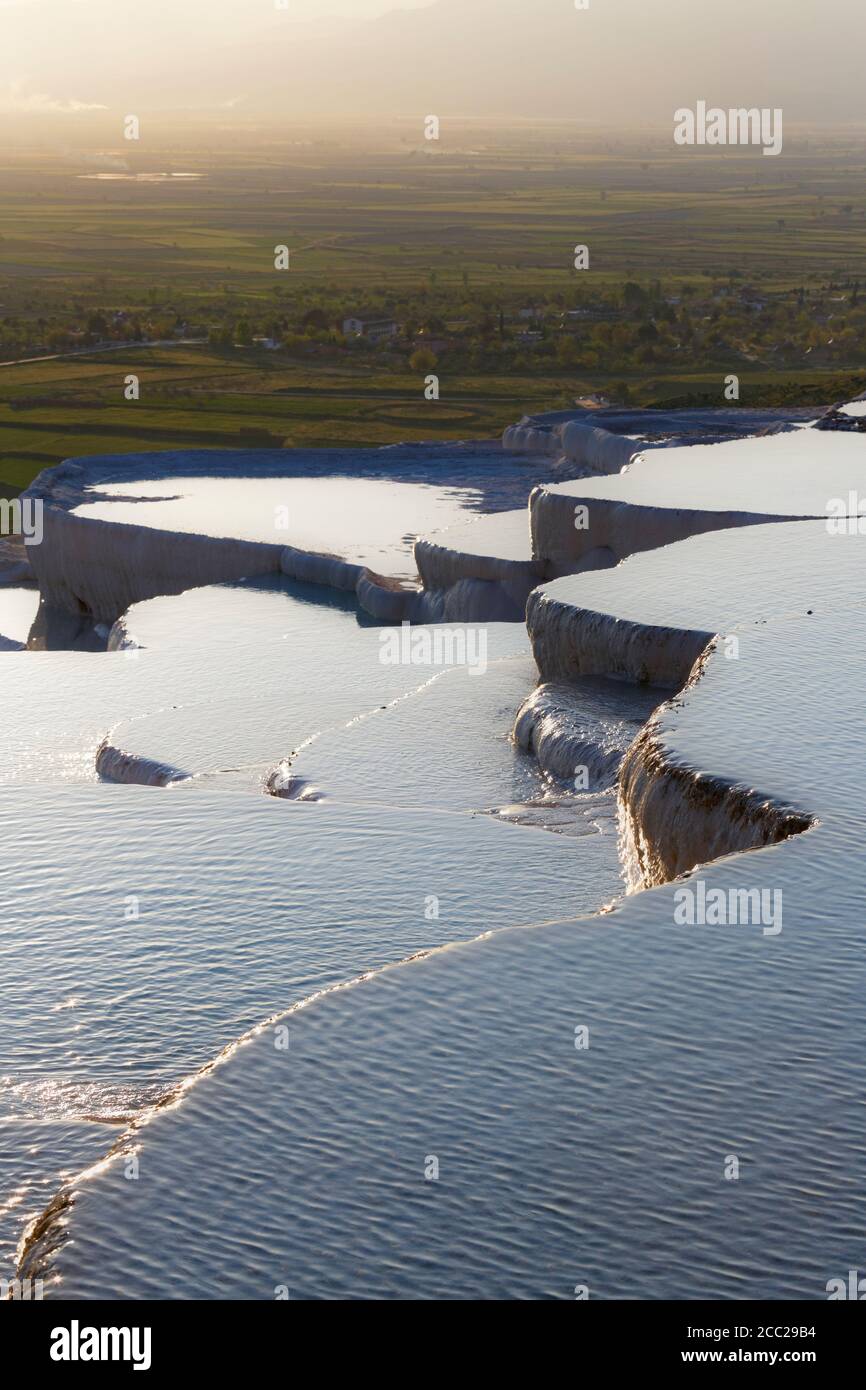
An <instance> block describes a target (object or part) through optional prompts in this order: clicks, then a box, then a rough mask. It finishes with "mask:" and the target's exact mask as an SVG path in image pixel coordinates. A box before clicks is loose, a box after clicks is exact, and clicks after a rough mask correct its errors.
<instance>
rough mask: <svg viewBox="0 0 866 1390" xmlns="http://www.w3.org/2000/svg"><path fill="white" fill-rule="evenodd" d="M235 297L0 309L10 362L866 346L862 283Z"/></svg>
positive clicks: (582, 358)
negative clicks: (508, 295)
mask: <svg viewBox="0 0 866 1390" xmlns="http://www.w3.org/2000/svg"><path fill="white" fill-rule="evenodd" d="M239 300H240V296H238V295H237V294H232V295H226V298H225V302H224V303H220V302H219V300H218V299H215V301H214V302H213V303H212V304H210V305H209V306H208V309H207V315H206V317H205V318H201V317H198V316H195V315H193V314H192V313H191V312H190V310H189V309H188V308H187V306H186V305H184V304H183V303H180V304H161V303H153V304H149V305H148V306H147V307H146V308H142V307H139V308H137V309H135V310H133V309H130V308H116V309H91V310H89V311H88V310H85V309H84V308H83V307H79V309H78V310H77V309H76V307H75V306H72V307H71V309H64V311H63V312H58V311H55V312H54V313H51V314H50V315H49V314H48V313H43V314H37V316H36V317H31V316H29V315H28V316H27V317H26V318H25V317H24V316H23V315H18V316H16V315H15V314H13V313H8V312H6V306H3V305H0V357H2V359H3V360H11V359H18V358H26V357H31V356H32V357H38V356H42V355H50V354H56V353H60V354H64V353H74V352H87V351H90V352H93V351H100V350H110V349H111V348H112V347H116V346H119V345H123V344H126V343H151V344H155V343H166V342H172V341H186V342H198V343H208V344H209V345H210V346H211V347H212V348H216V349H220V350H224V351H226V352H232V353H235V352H239V351H247V352H256V351H260V352H275V353H282V354H284V355H285V356H287V357H296V358H304V357H314V358H325V359H331V360H335V361H339V360H340V359H343V358H351V357H353V356H355V357H362V358H363V357H364V356H365V355H366V356H370V357H374V358H378V359H381V360H382V363H383V365H390V364H394V365H396V364H397V363H398V362H402V363H403V364H404V365H405V364H407V363H408V364H409V365H410V366H411V367H412V368H413V369H417V370H430V369H432V368H433V367H434V366H436V365H437V364H438V363H439V362H442V361H448V362H449V363H450V364H451V365H452V366H454V367H459V368H463V369H467V370H472V369H479V370H490V369H495V370H497V371H506V372H507V371H515V372H518V371H519V372H523V373H527V372H528V373H532V372H535V371H538V372H540V373H541V372H544V371H547V370H552V369H553V368H556V369H557V370H559V371H562V370H565V371H568V370H572V369H573V370H575V371H577V370H582V371H585V372H590V371H593V370H596V369H602V370H605V371H618V370H623V371H628V370H635V371H636V370H641V369H645V368H653V369H656V370H658V368H659V367H665V366H666V367H675V366H676V364H677V359H678V357H682V358H683V359H684V360H687V361H688V363H689V365H690V368H691V369H699V368H700V366H701V364H702V363H706V364H707V365H709V364H711V363H715V362H719V361H724V362H725V363H726V364H729V365H730V366H731V367H732V368H735V367H736V365H737V363H738V362H739V363H746V362H748V363H755V364H765V365H767V366H773V367H778V366H785V365H787V366H793V365H814V366H818V365H837V364H841V365H844V364H846V363H849V362H854V361H856V360H861V361H862V357H863V352H864V347H866V297H864V296H863V295H861V291H860V286H859V283H857V282H856V281H854V282H852V281H843V282H840V283H834V282H832V281H830V282H828V283H826V284H825V285H822V286H819V287H815V286H813V285H810V287H809V288H808V290H807V289H806V288H805V287H795V288H792V289H786V290H778V289H774V290H765V289H761V288H759V287H756V286H754V285H750V284H746V283H740V282H739V281H738V280H737V279H736V277H734V276H731V277H728V278H727V279H726V280H725V281H723V282H719V283H709V284H707V283H688V282H687V283H679V282H677V283H675V284H673V285H670V286H664V285H663V284H661V283H660V282H658V281H656V282H652V283H650V284H638V283H637V282H626V284H625V285H623V286H615V287H614V286H611V287H610V288H609V290H604V289H601V290H597V291H595V292H594V293H593V294H592V295H586V296H580V295H579V294H578V293H577V292H576V291H575V292H571V294H569V293H568V292H563V293H559V292H557V293H551V294H549V295H548V296H547V297H542V298H538V297H536V298H532V299H529V300H527V301H520V300H517V299H512V300H510V301H509V302H503V301H502V299H501V297H499V296H497V295H495V294H493V293H491V292H490V291H473V293H472V294H471V295H470V294H469V293H468V289H467V288H466V287H463V288H462V289H461V287H460V286H452V285H449V286H439V285H436V284H429V285H425V286H422V287H420V288H419V291H418V293H417V294H415V295H411V296H406V297H405V298H404V299H402V300H396V299H391V300H389V299H388V298H387V297H386V296H385V295H382V296H380V297H379V302H378V303H377V302H375V301H374V302H364V301H363V300H359V302H354V303H351V304H349V305H346V304H345V303H343V304H341V303H340V302H339V299H338V297H337V296H336V295H335V294H330V295H329V294H328V293H327V292H326V291H316V290H313V289H309V290H306V291H304V292H300V293H298V294H296V295H294V296H293V297H292V298H291V299H289V297H288V296H287V295H286V296H283V297H282V298H281V299H280V300H279V302H278V303H276V304H275V306H274V307H273V308H272V309H271V310H270V312H268V313H267V314H266V315H262V313H261V309H260V301H257V300H256V301H252V302H251V303H250V305H249V307H247V305H246V304H245V303H244V302H243V301H242V300H240V303H239V302H238V301H239Z"/></svg>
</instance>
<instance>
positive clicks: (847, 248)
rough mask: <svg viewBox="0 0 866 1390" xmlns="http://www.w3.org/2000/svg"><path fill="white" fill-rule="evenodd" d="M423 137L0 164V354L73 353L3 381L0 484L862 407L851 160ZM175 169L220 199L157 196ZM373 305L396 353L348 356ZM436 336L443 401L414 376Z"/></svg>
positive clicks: (12, 159)
mask: <svg viewBox="0 0 866 1390" xmlns="http://www.w3.org/2000/svg"><path fill="white" fill-rule="evenodd" d="M421 144H423V142H419V141H418V140H417V139H409V138H408V137H407V136H406V135H401V136H400V137H399V138H397V137H396V136H393V135H392V136H389V137H385V136H381V135H377V134H376V133H375V132H362V133H358V132H342V133H339V132H338V133H331V134H330V135H329V136H328V137H327V138H324V137H322V136H318V137H317V136H315V135H314V134H313V135H310V133H306V136H305V133H304V132H292V134H291V137H289V136H287V135H286V133H285V132H262V131H253V130H247V131H244V130H242V129H241V130H239V131H236V132H234V133H233V134H232V136H231V139H230V140H229V141H228V142H227V143H226V144H225V145H224V146H223V147H221V148H220V150H219V152H218V153H217V152H215V150H214V148H213V141H212V140H211V139H206V138H205V137H204V136H203V135H201V134H197V133H195V132H194V131H193V132H188V133H187V135H186V136H185V137H184V139H183V140H179V139H178V137H177V135H176V134H175V133H173V132H168V131H166V132H163V133H157V135H156V136H154V137H153V139H152V140H151V142H150V143H149V144H146V145H145V144H142V147H141V148H136V149H134V151H131V149H130V148H128V147H127V148H124V149H122V150H120V149H105V148H103V147H101V146H100V147H98V148H96V149H88V148H86V147H84V148H77V149H76V150H75V151H74V152H73V153H70V152H69V151H68V150H65V151H63V152H62V153H55V154H53V153H51V152H50V151H46V150H45V149H44V148H43V147H41V146H40V147H39V148H36V147H33V148H27V147H26V146H22V147H20V148H17V149H15V150H14V151H11V152H7V153H6V154H5V155H3V156H0V193H2V197H0V360H2V361H13V362H15V361H18V359H20V358H26V357H30V356H37V355H43V354H46V353H50V352H52V351H56V352H60V353H62V354H64V355H62V356H59V357H57V358H56V359H55V360H49V361H39V362H30V363H25V364H24V365H3V366H0V485H2V486H5V487H6V488H14V487H20V486H23V485H25V484H26V483H27V482H28V481H29V480H30V479H31V478H32V477H33V476H34V474H35V473H36V472H38V471H39V469H41V468H43V467H46V466H48V465H50V464H53V463H56V462H58V461H59V460H60V459H62V458H64V457H67V456H69V455H71V454H86V453H105V452H118V451H120V452H124V451H133V450H138V449H142V448H154V449H168V448H181V447H216V448H220V447H223V448H228V447H263V446H267V447H281V446H287V447H289V446H316V447H323V446H331V447H338V446H343V445H351V444H355V445H375V444H382V443H393V442H395V441H398V440H401V439H407V440H417V439H430V438H433V439H435V438H437V437H441V438H455V437H456V438H459V437H466V438H478V437H484V436H489V435H493V434H498V433H499V432H500V431H501V430H502V428H503V427H504V426H505V425H506V424H508V423H509V422H510V421H512V420H514V419H515V418H517V417H518V416H519V415H520V414H521V413H522V412H524V411H526V410H541V409H554V408H561V407H562V406H565V405H568V404H570V403H571V402H573V400H574V399H575V398H576V397H578V396H582V395H584V394H587V393H589V392H594V391H601V392H604V393H606V394H607V395H609V396H610V397H612V398H617V399H618V398H623V397H624V398H627V399H630V400H633V401H636V402H640V403H646V404H652V403H656V402H661V401H664V400H668V399H676V400H688V399H691V398H696V397H701V398H705V399H707V400H718V402H719V403H720V404H721V403H723V397H722V391H723V383H724V379H725V377H726V376H727V375H728V374H729V373H731V372H734V373H736V374H737V375H738V376H739V378H740V382H741V402H742V403H743V404H750V403H754V404H758V403H770V402H772V401H780V400H784V401H790V402H796V401H798V400H803V401H821V400H828V401H829V400H832V399H835V398H836V396H837V395H839V394H844V393H845V390H846V389H849V384H851V383H854V384H859V389H862V385H863V384H864V383H863V380H862V374H863V366H864V363H866V352H864V347H866V290H864V295H863V298H862V299H861V297H860V293H859V285H860V284H861V283H862V284H863V285H864V287H866V181H864V178H863V174H864V156H863V153H862V149H861V148H860V147H859V146H858V143H857V141H856V139H855V138H853V137H849V136H847V135H846V134H845V133H844V132H841V133H836V134H832V133H830V134H826V133H825V134H824V135H816V134H814V133H812V134H810V135H809V136H808V137H807V136H806V135H805V134H801V135H799V136H798V137H789V139H788V141H786V147H785V153H784V156H783V157H781V158H779V159H773V160H767V159H762V158H761V156H760V155H759V154H756V153H753V152H751V151H749V152H747V153H741V152H739V151H735V150H734V151H732V150H728V151H725V152H724V154H723V155H719V153H718V152H712V153H711V154H709V155H708V154H707V152H701V153H698V152H695V151H683V150H676V151H674V150H673V149H671V148H669V147H668V146H667V145H660V146H658V147H655V146H654V145H653V144H652V142H651V141H649V140H648V139H642V138H640V137H631V138H630V139H626V138H625V137H622V138H616V139H613V138H610V139H608V140H607V141H604V140H598V139H596V142H595V143H593V141H592V140H590V139H588V138H578V137H577V136H576V135H575V134H574V132H573V131H571V130H569V129H565V128H559V127H545V128H542V129H540V130H536V131H533V130H527V129H521V130H519V131H514V130H505V129H498V128H497V129H489V128H485V129H472V128H468V127H467V128H465V129H463V130H460V131H459V132H458V133H457V134H456V135H455V134H452V135H451V137H450V139H449V140H448V141H446V142H443V144H442V146H441V148H439V149H437V151H436V153H435V154H432V153H430V151H429V149H422V148H420V145H421ZM121 161H122V163H121ZM106 169H107V170H109V171H110V170H111V169H122V170H123V174H122V178H120V179H119V181H114V177H113V176H112V178H111V179H108V180H106V179H104V178H99V179H96V178H94V177H93V175H94V172H96V171H103V172H104V171H105V170H106ZM164 171H168V172H172V171H173V172H175V173H177V172H184V173H194V174H196V175H197V176H198V177H197V178H196V179H194V180H190V179H177V180H175V179H172V180H170V181H151V179H150V177H148V178H145V179H141V178H140V176H141V175H148V176H150V175H152V174H153V173H161V172H164ZM578 243H582V244H586V245H588V246H589V248H590V257H591V261H590V269H589V270H588V271H577V270H575V268H574V265H573V252H574V247H575V245H576V244H578ZM278 244H285V245H287V246H288V247H289V248H290V251H291V266H290V269H289V270H288V271H285V272H280V271H277V270H275V268H274V264H273V260H274V247H275V246H276V245H278ZM627 286H629V287H630V291H627V290H626V287H627ZM526 305H531V306H536V307H537V309H538V327H539V331H538V333H537V334H536V335H534V336H533V335H531V334H530V335H528V334H527V333H526V332H525V331H524V328H525V325H524V323H523V321H522V320H521V315H520V309H521V308H522V307H523V306H526ZM358 308H362V309H363V310H365V311H369V312H372V313H379V314H382V315H385V314H387V315H389V316H391V315H393V316H394V317H395V318H397V320H398V321H399V322H400V323H401V326H405V331H401V338H400V339H399V340H398V341H397V342H395V343H389V344H385V345H382V346H380V347H377V348H375V349H372V348H369V347H360V346H357V345H355V346H351V345H349V344H347V343H346V342H345V341H344V340H343V339H342V337H341V335H340V334H339V333H338V332H337V331H336V327H335V325H337V324H339V323H340V322H341V321H342V318H343V317H346V316H348V315H349V314H351V313H353V312H354V311H355V310H356V309H358ZM577 312H580V313H581V314H583V315H585V316H586V317H585V319H584V318H581V319H575V318H574V314H575V313H577ZM569 314H571V315H572V317H569ZM311 315H312V321H311ZM256 333H260V334H266V335H274V336H276V337H278V338H279V339H280V341H283V342H284V347H283V348H281V349H280V350H279V351H276V352H269V351H264V350H261V349H259V348H257V347H254V346H250V345H249V338H250V336H251V335H253V334H256ZM425 335H426V336H425ZM138 337H140V338H143V339H146V340H153V339H156V340H164V339H169V340H171V339H174V340H175V341H173V342H171V341H170V342H169V344H168V345H167V346H159V347H146V346H144V345H143V344H142V343H141V342H140V341H124V338H138ZM181 337H186V338H202V339H205V340H206V341H204V342H202V343H201V344H199V345H187V344H183V343H181V342H180V341H177V340H178V339H179V338H181ZM109 339H111V340H113V341H114V342H116V343H117V350H113V351H110V352H91V353H90V354H89V355H80V349H81V347H82V346H86V345H87V344H88V343H89V344H91V346H92V345H94V344H95V342H96V341H97V340H99V341H100V342H102V341H107V340H109ZM528 339H531V341H530V340H528ZM427 340H429V341H431V342H433V343H436V344H437V350H436V352H435V354H434V355H435V358H436V363H435V372H436V374H437V375H438V377H439V380H440V399H439V400H438V401H427V400H425V399H424V375H425V369H423V368H419V367H418V366H417V365H416V366H412V365H410V357H411V356H412V352H413V348H414V349H415V350H416V351H417V349H418V346H419V344H421V345H422V346H423V343H424V342H425V341H427ZM239 342H243V343H244V345H243V346H240V345H235V344H236V343H239ZM73 347H74V348H75V349H76V350H77V352H76V355H75V356H69V355H68V353H69V352H70V350H71V349H72V348H73ZM428 370H429V369H428ZM129 374H135V375H136V376H138V377H139V378H140V393H141V394H140V399H139V400H137V401H127V400H125V399H124V379H125V378H126V377H127V376H128V375H129Z"/></svg>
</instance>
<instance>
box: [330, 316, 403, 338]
mask: <svg viewBox="0 0 866 1390" xmlns="http://www.w3.org/2000/svg"><path fill="white" fill-rule="evenodd" d="M343 333H344V335H345V336H346V337H347V338H367V339H368V341H369V342H371V343H378V342H379V341H380V340H381V339H382V338H394V337H396V335H397V323H396V321H395V320H394V319H360V318H349V319H343Z"/></svg>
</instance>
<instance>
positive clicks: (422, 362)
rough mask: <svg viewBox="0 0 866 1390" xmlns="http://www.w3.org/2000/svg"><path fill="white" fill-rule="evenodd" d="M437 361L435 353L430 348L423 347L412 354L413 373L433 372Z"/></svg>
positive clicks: (410, 364)
mask: <svg viewBox="0 0 866 1390" xmlns="http://www.w3.org/2000/svg"><path fill="white" fill-rule="evenodd" d="M437 360H438V359H437V357H436V354H435V352H431V351H430V349H429V348H423V347H422V348H418V350H417V351H416V352H413V353H412V356H411V357H410V358H409V366H410V367H411V368H412V370H413V372H432V370H433V368H434V367H435V366H436V362H437Z"/></svg>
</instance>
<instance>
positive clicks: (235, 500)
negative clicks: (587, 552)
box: [75, 477, 482, 576]
mask: <svg viewBox="0 0 866 1390" xmlns="http://www.w3.org/2000/svg"><path fill="white" fill-rule="evenodd" d="M100 492H101V493H108V494H109V495H110V497H111V500H110V501H108V500H102V501H99V502H85V503H82V505H80V506H78V507H76V508H75V510H76V512H77V513H78V514H79V515H81V516H90V517H97V518H100V519H102V520H111V521H120V522H131V523H136V524H139V525H146V526H155V527H159V528H163V529H166V530H170V531H188V532H196V533H198V534H203V535H208V536H225V535H231V536H234V537H237V538H239V539H240V540H250V541H267V542H269V543H271V544H276V545H291V546H294V547H296V548H297V549H299V550H312V551H321V552H325V553H328V554H334V555H339V556H341V557H342V558H343V559H345V560H348V561H349V562H351V563H352V564H359V565H366V566H368V567H369V568H370V569H372V570H374V571H376V572H377V573H384V574H388V575H400V576H408V575H413V574H414V573H415V565H414V561H413V559H412V546H413V543H414V540H415V537H416V536H417V535H418V533H419V532H421V531H425V532H426V531H438V530H441V529H442V528H443V527H445V526H453V525H454V524H455V523H456V522H459V521H463V520H465V519H466V514H467V512H470V513H471V512H472V511H473V510H477V509H478V507H479V506H480V504H481V501H482V494H481V493H480V492H479V491H478V490H477V489H475V488H469V487H467V488H457V487H437V486H435V485H433V484H425V483H403V482H398V481H394V480H390V479H389V480H387V481H386V480H384V479H379V478H293V477H286V478H219V479H217V478H198V477H197V478H182V477H181V478H172V479H171V480H170V486H168V487H167V485H166V483H165V482H164V481H163V482H146V481H143V482H130V483H109V484H105V485H103V487H101V488H100Z"/></svg>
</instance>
